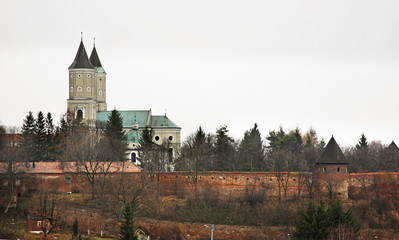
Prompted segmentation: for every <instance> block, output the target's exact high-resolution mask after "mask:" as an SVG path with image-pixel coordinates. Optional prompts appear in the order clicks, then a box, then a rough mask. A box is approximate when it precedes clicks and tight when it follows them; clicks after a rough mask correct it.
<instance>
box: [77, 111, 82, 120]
mask: <svg viewBox="0 0 399 240" xmlns="http://www.w3.org/2000/svg"><path fill="white" fill-rule="evenodd" d="M76 119H78V120H82V119H83V111H82V110H80V109H79V110H78V111H77V112H76Z"/></svg>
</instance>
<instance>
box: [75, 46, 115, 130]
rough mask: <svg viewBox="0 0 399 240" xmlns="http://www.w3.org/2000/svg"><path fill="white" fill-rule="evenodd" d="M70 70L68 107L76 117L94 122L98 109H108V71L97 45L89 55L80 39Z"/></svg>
mask: <svg viewBox="0 0 399 240" xmlns="http://www.w3.org/2000/svg"><path fill="white" fill-rule="evenodd" d="M68 70H69V98H68V100H67V105H68V106H67V109H68V112H69V113H72V114H73V115H74V117H75V118H76V119H81V120H83V121H85V122H87V123H90V122H92V123H94V121H95V120H96V114H97V112H98V111H106V110H107V103H106V73H105V71H104V68H103V67H102V65H101V62H100V59H99V57H98V54H97V50H96V48H95V46H94V47H93V51H92V53H91V55H90V59H89V58H88V56H87V52H86V49H85V47H84V44H83V41H82V40H81V41H80V45H79V48H78V51H77V53H76V56H75V60H74V61H73V62H72V64H71V65H70V66H69V68H68Z"/></svg>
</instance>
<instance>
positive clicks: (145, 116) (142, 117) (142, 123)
mask: <svg viewBox="0 0 399 240" xmlns="http://www.w3.org/2000/svg"><path fill="white" fill-rule="evenodd" d="M118 112H119V113H120V114H121V117H122V119H123V128H131V127H132V126H133V124H134V123H136V122H137V123H138V124H139V127H146V126H148V124H149V123H150V117H151V110H143V111H118ZM110 114H111V111H104V112H98V113H97V121H101V122H107V121H108V116H109V115H110Z"/></svg>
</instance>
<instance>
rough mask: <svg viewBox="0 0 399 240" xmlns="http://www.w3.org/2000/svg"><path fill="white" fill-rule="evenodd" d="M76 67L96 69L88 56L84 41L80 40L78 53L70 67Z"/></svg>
mask: <svg viewBox="0 0 399 240" xmlns="http://www.w3.org/2000/svg"><path fill="white" fill-rule="evenodd" d="M76 68H88V69H94V67H93V65H92V64H91V63H90V61H89V58H88V57H87V53H86V49H85V46H84V45H83V41H82V40H81V41H80V45H79V49H78V52H77V53H76V56H75V60H73V63H72V64H71V66H69V68H68V69H76Z"/></svg>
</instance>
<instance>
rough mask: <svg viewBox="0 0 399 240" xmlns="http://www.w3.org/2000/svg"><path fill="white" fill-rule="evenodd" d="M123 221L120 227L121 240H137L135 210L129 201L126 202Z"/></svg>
mask: <svg viewBox="0 0 399 240" xmlns="http://www.w3.org/2000/svg"><path fill="white" fill-rule="evenodd" d="M121 223H122V225H121V226H120V227H119V240H137V235H136V233H135V226H134V225H135V224H134V219H133V211H132V207H131V206H130V204H129V203H127V204H125V209H124V211H123V218H122V221H121Z"/></svg>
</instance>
